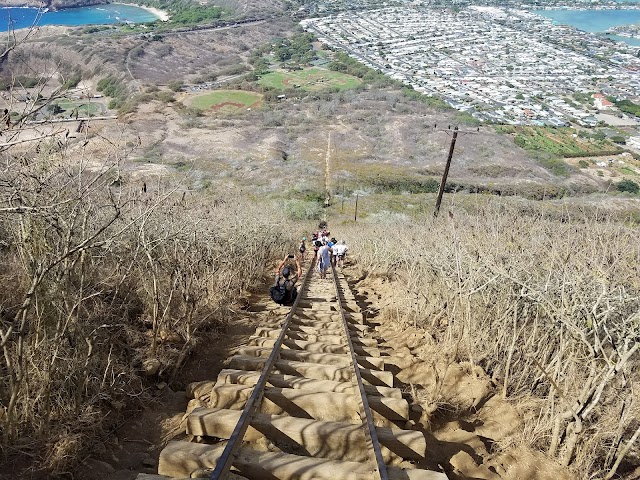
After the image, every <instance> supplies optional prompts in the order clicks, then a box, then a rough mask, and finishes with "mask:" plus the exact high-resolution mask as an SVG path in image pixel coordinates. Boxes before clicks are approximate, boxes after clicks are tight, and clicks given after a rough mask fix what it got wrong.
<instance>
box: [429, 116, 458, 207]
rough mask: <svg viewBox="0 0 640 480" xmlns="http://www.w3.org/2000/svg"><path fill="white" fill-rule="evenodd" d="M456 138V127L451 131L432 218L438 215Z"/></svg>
mask: <svg viewBox="0 0 640 480" xmlns="http://www.w3.org/2000/svg"><path fill="white" fill-rule="evenodd" d="M457 138H458V127H455V128H454V129H453V138H451V146H450V147H449V156H448V157H447V165H446V166H445V167H444V173H443V174H442V181H441V182H440V189H439V190H438V199H437V200H436V209H435V210H434V211H433V216H434V217H437V216H438V213H440V204H441V203H442V195H443V194H444V187H445V185H446V184H447V177H448V176H449V167H450V166H451V159H452V158H453V149H454V148H455V147H456V139H457Z"/></svg>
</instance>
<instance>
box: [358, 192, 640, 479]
mask: <svg viewBox="0 0 640 480" xmlns="http://www.w3.org/2000/svg"><path fill="white" fill-rule="evenodd" d="M509 205H510V204H509V203H508V202H503V201H499V200H493V201H490V202H488V203H484V204H483V206H482V207H479V208H478V209H477V210H476V211H475V212H471V213H464V212H456V214H455V217H454V218H452V219H451V218H448V216H447V215H446V214H445V215H443V217H444V218H440V219H437V220H433V219H432V218H430V217H426V219H424V220H422V221H420V220H418V221H409V220H407V219H403V218H402V217H401V216H396V217H393V219H390V220H389V221H387V222H385V221H384V217H380V216H378V217H377V218H376V220H375V223H374V221H373V220H372V219H371V218H369V219H367V220H366V221H365V222H361V223H358V224H357V227H356V226H355V225H354V227H353V228H352V229H351V230H349V231H348V233H347V241H348V242H349V243H350V248H351V251H353V252H357V259H358V264H359V267H360V268H361V269H363V270H364V271H366V272H367V273H368V274H369V275H370V276H372V275H373V276H380V277H382V278H385V279H388V280H391V281H393V282H394V283H393V284H394V285H395V291H396V292H397V295H395V296H394V298H392V299H391V298H390V299H389V301H390V305H389V306H388V307H387V308H389V309H393V310H395V311H396V312H401V314H400V317H401V319H402V320H401V321H402V322H405V323H407V324H413V325H417V326H420V327H422V328H424V329H426V330H427V331H428V332H429V333H430V334H431V335H433V336H434V337H435V338H436V339H437V340H438V341H439V342H440V345H441V346H442V348H443V349H444V350H446V351H455V352H457V358H456V359H455V361H458V362H461V361H467V362H470V364H471V365H480V366H482V367H483V368H484V369H485V370H486V371H487V372H488V373H489V374H490V375H491V376H492V377H493V378H494V381H495V382H496V383H497V384H498V385H499V387H498V392H497V393H498V394H501V395H503V396H504V397H510V398H513V399H515V400H519V401H521V402H522V403H523V406H524V405H525V404H526V406H527V408H526V409H525V410H526V411H527V412H528V414H527V415H525V416H526V418H527V420H526V422H525V427H524V430H523V432H522V433H521V434H520V435H519V438H512V439H511V440H510V441H511V442H512V443H511V445H518V444H519V445H523V444H525V445H528V446H532V447H534V448H536V449H538V450H542V451H544V452H546V453H548V454H549V455H550V456H551V457H554V458H557V459H558V461H559V462H560V463H561V464H563V465H567V466H569V467H570V468H572V469H573V471H574V472H576V474H577V475H579V477H580V478H594V477H592V476H593V475H595V476H596V477H597V478H604V477H605V476H606V475H607V474H608V473H609V472H613V470H614V468H613V467H614V466H615V461H616V459H617V458H620V459H621V463H620V466H619V467H618V468H617V470H618V472H619V473H622V472H625V471H629V470H632V469H633V467H634V466H636V465H638V463H639V462H638V455H639V453H640V451H639V449H638V448H637V446H632V447H631V448H629V450H628V451H626V452H625V447H626V445H628V444H629V442H630V441H631V440H633V438H632V437H633V435H634V433H637V429H638V418H640V417H639V415H638V413H639V412H640V402H639V401H638V398H639V397H638V395H637V388H638V382H639V381H640V377H639V376H638V370H637V367H638V364H639V363H640V353H639V351H638V348H639V346H640V344H639V338H640V316H639V314H638V308H639V307H640V280H639V279H640V264H639V263H638V261H639V260H640V250H639V249H638V242H637V237H638V229H637V228H636V227H634V226H630V225H627V224H625V223H622V222H620V221H616V220H613V219H608V218H607V217H606V216H605V217H603V216H602V214H600V217H599V218H595V217H589V216H583V215H580V214H578V215H577V216H576V217H572V215H571V214H569V212H565V214H564V215H563V216H562V222H561V221H558V220H557V219H556V218H554V217H552V216H549V215H548V214H547V213H546V212H545V211H543V210H542V209H541V208H538V207H536V206H535V204H532V205H531V206H528V207H527V208H526V209H519V208H518V209H516V208H511V207H510V206H509ZM524 211H528V213H523V212H524ZM396 314H397V313H396ZM508 443H509V442H506V444H505V447H506V446H508ZM625 454H626V455H625ZM622 457H624V458H622Z"/></svg>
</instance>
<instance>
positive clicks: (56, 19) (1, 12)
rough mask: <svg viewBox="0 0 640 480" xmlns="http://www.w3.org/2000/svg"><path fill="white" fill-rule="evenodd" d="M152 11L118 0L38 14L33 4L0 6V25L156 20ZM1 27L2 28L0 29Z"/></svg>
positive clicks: (88, 23) (4, 27) (17, 26)
mask: <svg viewBox="0 0 640 480" xmlns="http://www.w3.org/2000/svg"><path fill="white" fill-rule="evenodd" d="M157 19H158V17H156V16H155V15H154V14H153V13H151V12H149V11H147V10H145V9H143V8H139V7H134V6H131V5H121V4H107V5H96V6H93V7H79V8H69V9H65V10H59V11H55V12H46V13H44V14H42V16H40V18H38V10H37V9H35V8H14V7H8V8H0V25H2V29H3V30H5V29H6V28H7V27H8V26H9V25H11V26H12V27H13V28H28V27H30V26H31V25H33V24H34V22H36V21H37V24H38V25H68V26H78V25H106V24H113V23H123V22H131V23H142V22H153V21H154V20H157ZM0 31H1V30H0Z"/></svg>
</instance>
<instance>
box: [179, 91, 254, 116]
mask: <svg viewBox="0 0 640 480" xmlns="http://www.w3.org/2000/svg"><path fill="white" fill-rule="evenodd" d="M261 101H262V95H260V94H259V93H254V92H245V91H243V90H216V91H214V92H210V93H204V94H202V95H197V96H195V97H192V98H190V99H189V100H188V101H187V103H188V104H189V105H190V106H191V107H194V108H198V109H200V110H213V111H215V112H222V113H234V112H237V111H239V110H244V109H246V108H250V107H251V108H255V107H257V106H259V105H260V102H261Z"/></svg>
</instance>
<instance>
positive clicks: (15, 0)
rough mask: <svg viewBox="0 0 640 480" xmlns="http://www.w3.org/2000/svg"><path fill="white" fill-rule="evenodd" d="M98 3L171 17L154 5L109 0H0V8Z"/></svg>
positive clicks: (62, 7) (54, 7)
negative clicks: (127, 6) (111, 0)
mask: <svg viewBox="0 0 640 480" xmlns="http://www.w3.org/2000/svg"><path fill="white" fill-rule="evenodd" d="M99 5H130V6H132V7H138V8H141V9H143V10H146V11H147V12H149V13H151V14H153V15H155V16H156V17H158V19H159V20H160V21H162V22H167V21H168V20H169V19H170V18H171V17H170V15H169V13H168V12H166V11H165V10H160V9H159V8H155V7H148V6H146V5H140V4H137V3H125V2H110V1H108V0H3V1H0V8H21V7H30V8H40V7H42V8H48V9H49V10H50V11H52V12H56V11H60V10H66V9H69V8H80V7H95V6H99Z"/></svg>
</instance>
